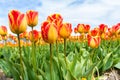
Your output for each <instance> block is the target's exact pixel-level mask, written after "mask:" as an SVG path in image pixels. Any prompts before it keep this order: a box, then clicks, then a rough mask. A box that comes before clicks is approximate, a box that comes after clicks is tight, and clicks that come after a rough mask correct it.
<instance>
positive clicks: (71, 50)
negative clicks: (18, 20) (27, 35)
mask: <svg viewBox="0 0 120 80" xmlns="http://www.w3.org/2000/svg"><path fill="white" fill-rule="evenodd" d="M63 49H64V46H63V44H60V43H59V44H58V50H59V51H58V53H57V51H56V44H54V48H53V58H52V66H53V67H52V77H53V80H81V78H82V77H85V78H86V79H88V80H89V79H91V78H92V76H93V75H96V73H97V71H96V69H95V68H97V69H98V71H99V73H103V72H105V71H106V70H108V69H110V68H112V67H116V68H118V69H120V43H119V41H104V40H103V41H102V43H101V45H100V46H99V47H98V48H96V49H92V48H90V47H89V46H88V45H87V43H86V42H82V43H81V42H71V41H68V42H67V51H66V53H67V56H66V59H67V64H66V62H65V59H64V57H65V56H64V53H63V52H64V51H63ZM30 55H31V46H26V47H22V57H23V67H24V74H23V75H24V78H23V79H24V80H50V52H49V46H48V45H42V46H41V45H40V46H36V56H37V57H36V61H37V72H35V71H34V69H33V66H32V63H31V56H30ZM0 68H1V69H2V70H3V71H4V73H5V74H6V75H7V76H8V77H13V78H14V80H20V79H21V75H20V68H21V66H20V56H19V54H18V47H5V48H0Z"/></svg>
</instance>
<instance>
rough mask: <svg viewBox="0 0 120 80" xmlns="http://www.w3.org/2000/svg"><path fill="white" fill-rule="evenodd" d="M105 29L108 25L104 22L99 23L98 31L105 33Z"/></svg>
mask: <svg viewBox="0 0 120 80" xmlns="http://www.w3.org/2000/svg"><path fill="white" fill-rule="evenodd" d="M107 29H108V26H107V25H105V24H100V25H99V30H100V33H101V34H102V33H105V32H106V31H107Z"/></svg>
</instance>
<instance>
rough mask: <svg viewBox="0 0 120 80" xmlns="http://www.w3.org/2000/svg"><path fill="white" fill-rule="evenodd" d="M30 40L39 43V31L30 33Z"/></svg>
mask: <svg viewBox="0 0 120 80" xmlns="http://www.w3.org/2000/svg"><path fill="white" fill-rule="evenodd" d="M32 33H33V38H32ZM29 39H30V41H31V42H33V41H34V42H37V41H38V39H39V33H38V31H37V30H33V31H30V32H29Z"/></svg>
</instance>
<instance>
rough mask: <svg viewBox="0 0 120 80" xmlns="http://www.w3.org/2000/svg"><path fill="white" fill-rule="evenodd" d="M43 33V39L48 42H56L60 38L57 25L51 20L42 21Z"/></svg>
mask: <svg viewBox="0 0 120 80" xmlns="http://www.w3.org/2000/svg"><path fill="white" fill-rule="evenodd" d="M41 33H42V38H43V40H44V41H45V42H48V43H54V42H55V41H56V40H57V38H58V31H57V27H56V25H55V24H54V23H51V22H49V21H45V22H43V23H42V26H41Z"/></svg>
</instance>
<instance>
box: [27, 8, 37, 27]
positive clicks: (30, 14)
mask: <svg viewBox="0 0 120 80" xmlns="http://www.w3.org/2000/svg"><path fill="white" fill-rule="evenodd" d="M26 16H27V24H28V25H29V26H30V27H34V26H36V25H37V24H38V12H37V11H34V10H28V11H27V12H26Z"/></svg>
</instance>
